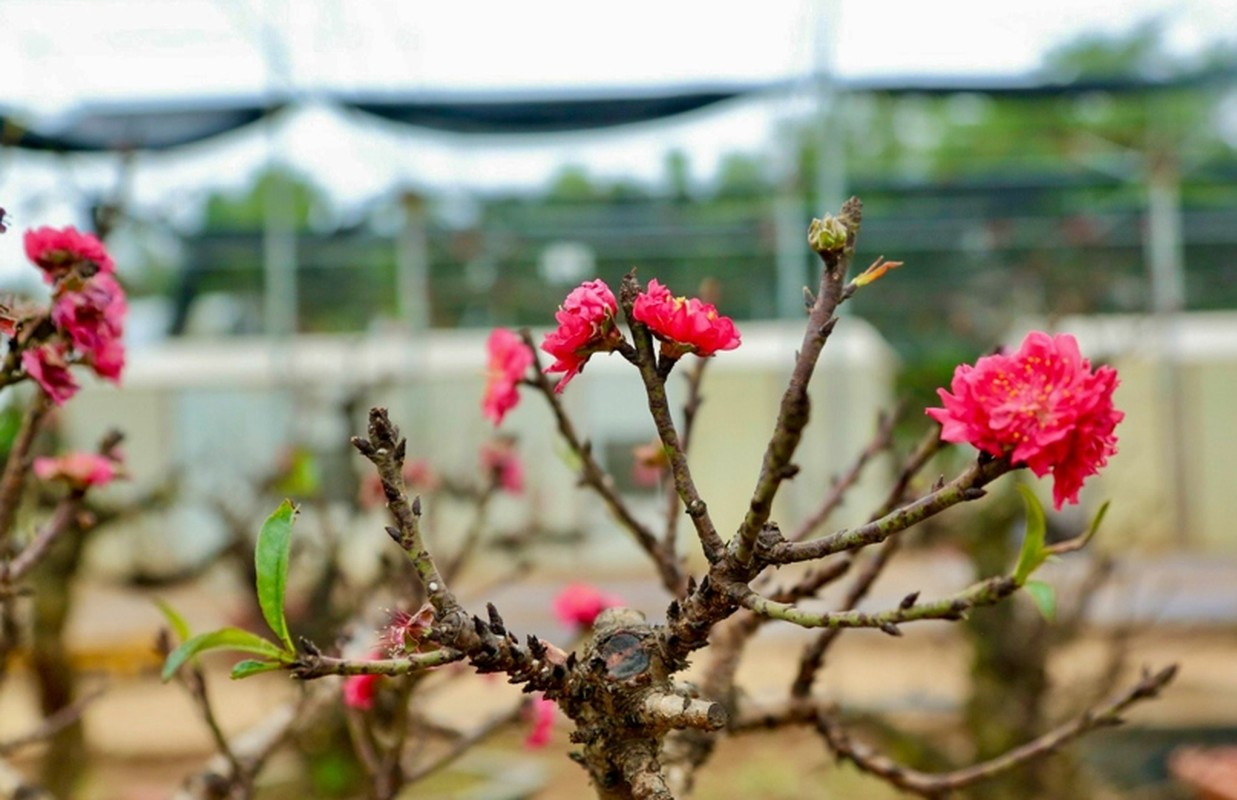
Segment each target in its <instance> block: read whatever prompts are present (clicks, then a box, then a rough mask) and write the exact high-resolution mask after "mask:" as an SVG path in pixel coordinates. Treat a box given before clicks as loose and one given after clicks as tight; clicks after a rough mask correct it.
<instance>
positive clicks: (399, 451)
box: [395, 439, 408, 464]
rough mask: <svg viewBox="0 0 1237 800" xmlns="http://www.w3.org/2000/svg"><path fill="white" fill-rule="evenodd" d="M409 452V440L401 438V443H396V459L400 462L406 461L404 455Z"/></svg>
mask: <svg viewBox="0 0 1237 800" xmlns="http://www.w3.org/2000/svg"><path fill="white" fill-rule="evenodd" d="M407 453H408V440H407V439H400V440H399V444H397V445H395V460H396V461H398V462H399V463H401V464H402V463H404V456H405V455H406V454H407Z"/></svg>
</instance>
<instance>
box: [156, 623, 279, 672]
mask: <svg viewBox="0 0 1237 800" xmlns="http://www.w3.org/2000/svg"><path fill="white" fill-rule="evenodd" d="M207 650H240V651H241V652H243V653H253V654H255V655H259V656H265V657H267V658H272V659H275V660H276V661H278V662H280V663H288V662H291V661H292V660H294V659H295V658H296V654H295V653H292V652H287V651H284V650H281V649H279V648H278V647H276V646H275V645H273V644H271V643H270V642H269V641H267V640H266V639H263V638H262V637H261V636H257V635H255V634H252V633H250V632H249V631H243V630H241V629H240V628H221V629H220V630H217V631H211V632H210V633H200V634H198V635H197V636H194V637H193V638H191V639H188V640H186V641H185V642H184V643H182V644H181V646H180V647H177V648H176V649H175V650H173V651H172V652H171V653H168V657H167V661H165V662H163V675H162V677H163V680H164V681H169V680H171V679H172V676H173V675H175V674H176V670H178V669H180V668H181V667H182V666H184V665H185V663H186V662H188V661H189V659H191V658H193V657H194V656H196V655H198V654H199V653H205V652H206V651H207Z"/></svg>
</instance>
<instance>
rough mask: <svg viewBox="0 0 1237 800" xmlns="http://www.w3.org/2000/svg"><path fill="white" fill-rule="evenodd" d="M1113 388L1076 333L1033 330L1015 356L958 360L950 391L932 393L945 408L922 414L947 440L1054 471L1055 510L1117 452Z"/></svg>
mask: <svg viewBox="0 0 1237 800" xmlns="http://www.w3.org/2000/svg"><path fill="white" fill-rule="evenodd" d="M1116 387H1117V372H1116V370H1114V369H1112V368H1111V367H1100V368H1099V369H1097V370H1095V371H1094V372H1093V371H1092V370H1091V362H1090V361H1088V360H1087V359H1085V358H1083V357H1082V354H1081V352H1080V351H1079V349H1078V342H1077V340H1075V339H1074V337H1073V336H1070V335H1069V334H1058V335H1056V336H1049V335H1048V334H1046V333H1043V332H1041V331H1032V332H1031V333H1029V334H1027V336H1026V338H1025V339H1023V341H1022V346H1021V347H1019V349H1018V351H1017V352H1016V353H1014V354H1012V355H1005V354H998V355H990V356H984V357H983V358H981V359H979V360H978V361H976V362H975V366H973V367H972V366H970V365H967V364H961V365H959V366H958V368H957V369H956V370H954V377H953V382H952V383H951V384H950V391H946V390H944V389H938V390H937V394H939V395H940V398H941V402H942V404H943V405H944V408H929V409H927V410H926V411H927V414H928V416H930V417H932V418H933V419H935V420H936V421H937V422H939V423H941V438H942V439H944V440H945V441H947V442H969V443H970V444H972V445H974V446H975V447H977V448H978V449H980V450H983V451H984V452H986V453H989V454H991V455H994V456H1006V455H1007V456H1009V458H1010V460H1011V461H1012V462H1013V463H1015V464H1021V463H1025V464H1026V465H1027V467H1029V468H1030V470H1031V471H1032V472H1034V473H1035V474H1036V475H1037V476H1039V477H1041V478H1042V477H1043V476H1044V475H1047V474H1048V473H1050V472H1051V473H1052V476H1053V485H1052V500H1053V505H1054V506H1055V507H1056V508H1057V509H1060V508H1061V506H1062V505H1064V504H1065V503H1067V502H1068V503H1077V502H1078V490H1079V489H1080V488H1081V487H1082V484H1083V482H1084V481H1085V480H1086V479H1087V478H1088V477H1090V476H1091V475H1095V474H1096V473H1098V472H1099V469H1100V467H1103V466H1104V465H1105V464H1107V463H1108V457H1109V456H1111V455H1113V454H1114V453H1116V452H1117V437H1116V435H1115V434H1114V432H1113V431H1114V429H1115V428H1116V426H1117V423H1119V422H1120V421H1121V420H1122V419H1123V418H1124V417H1125V414H1123V413H1122V412H1120V411H1118V410H1116V409H1115V408H1114V407H1113V404H1112V393H1113V390H1114V389H1116ZM951 392H952V393H951Z"/></svg>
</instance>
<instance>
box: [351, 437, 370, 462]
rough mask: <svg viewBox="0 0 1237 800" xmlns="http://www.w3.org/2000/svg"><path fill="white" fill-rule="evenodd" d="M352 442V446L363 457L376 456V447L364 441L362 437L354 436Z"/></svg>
mask: <svg viewBox="0 0 1237 800" xmlns="http://www.w3.org/2000/svg"><path fill="white" fill-rule="evenodd" d="M350 441H351V442H352V446H353V447H355V448H356V449H357V452H359V453H360V454H361V455H363V456H366V457H369V456H372V455H373V454H374V446H373V445H372V444H370V443H369V442H367V441H365V440H364V439H362V438H361V437H360V436H353V437H352V439H351V440H350Z"/></svg>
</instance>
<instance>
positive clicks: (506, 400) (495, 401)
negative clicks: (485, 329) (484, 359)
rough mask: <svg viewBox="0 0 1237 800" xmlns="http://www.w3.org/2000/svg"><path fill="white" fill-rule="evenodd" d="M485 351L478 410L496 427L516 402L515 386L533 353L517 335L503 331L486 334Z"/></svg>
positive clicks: (529, 362) (516, 392)
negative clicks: (483, 378)
mask: <svg viewBox="0 0 1237 800" xmlns="http://www.w3.org/2000/svg"><path fill="white" fill-rule="evenodd" d="M486 348H487V349H488V350H489V354H490V359H489V365H488V367H487V368H486V383H485V395H484V396H483V397H482V399H481V410H482V412H483V413H484V414H485V416H487V417H489V418H490V419H491V420H493V421H494V425H495V426H497V425H499V424H501V423H502V421H503V417H504V416H506V414H507V412H508V411H510V410H511V409H513V408H515V407H516V404H517V403H519V402H520V393H519V389H518V386H519V383H520V379H521V378H523V377H524V373H525V372H527V371H528V367H529V366H530V365H531V364H532V363H533V353H532V351H531V350H529V349H528V346H527V345H525V344H524V340H523V339H521V338H520V337H519V335H517V334H516V333H514V332H512V331H509V330H507V329H506V328H495V329H494V330H493V331H492V332H491V333H490V338H489V340H488V341H487V342H486Z"/></svg>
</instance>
